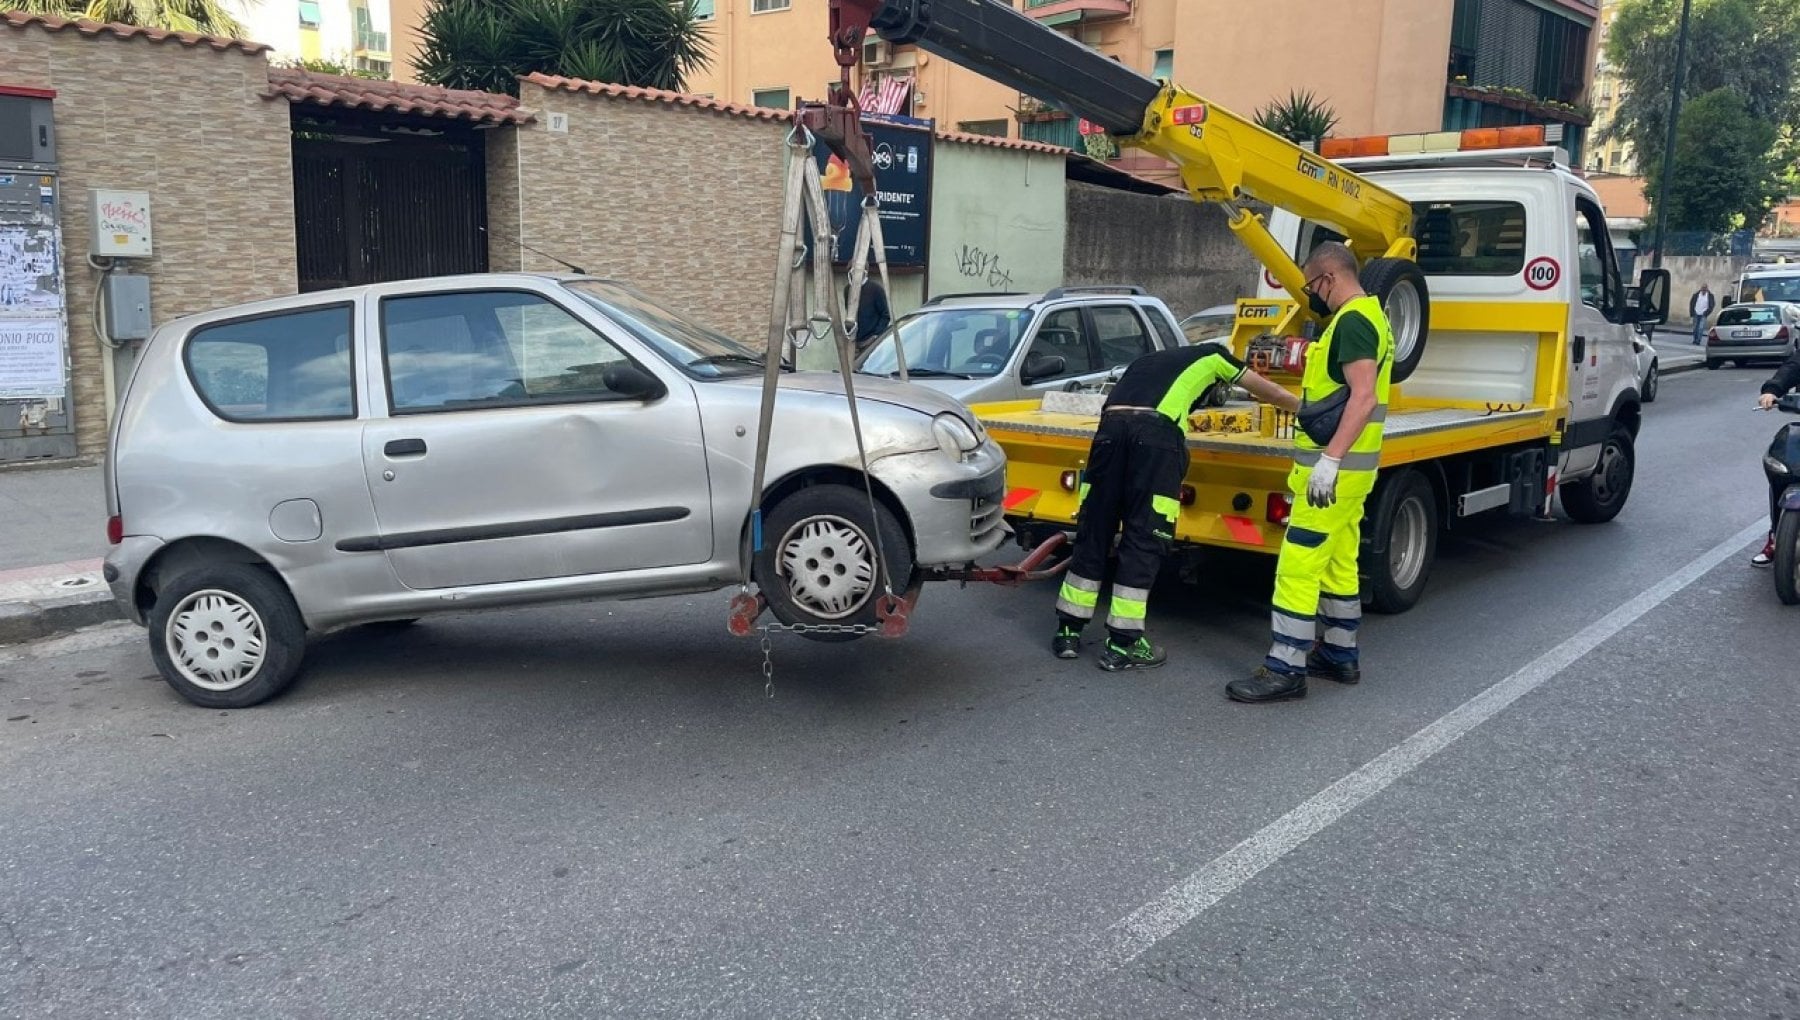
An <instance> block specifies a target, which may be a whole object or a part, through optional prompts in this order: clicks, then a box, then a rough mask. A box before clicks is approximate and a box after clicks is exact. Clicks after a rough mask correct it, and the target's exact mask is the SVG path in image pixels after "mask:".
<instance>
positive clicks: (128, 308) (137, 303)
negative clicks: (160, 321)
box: [100, 273, 150, 343]
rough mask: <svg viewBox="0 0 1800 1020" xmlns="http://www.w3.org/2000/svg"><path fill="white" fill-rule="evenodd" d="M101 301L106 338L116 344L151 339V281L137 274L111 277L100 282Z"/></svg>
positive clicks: (107, 276) (102, 278)
mask: <svg viewBox="0 0 1800 1020" xmlns="http://www.w3.org/2000/svg"><path fill="white" fill-rule="evenodd" d="M100 301H101V304H102V310H103V311H104V312H105V314H106V335H107V336H108V337H110V338H111V339H112V340H113V341H114V342H115V343H117V342H121V341H125V340H148V339H150V278H149V277H148V276H141V275H138V274H136V273H107V274H106V275H105V276H103V277H101V278H100Z"/></svg>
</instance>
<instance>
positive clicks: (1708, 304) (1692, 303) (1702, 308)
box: [1688, 283, 1718, 347]
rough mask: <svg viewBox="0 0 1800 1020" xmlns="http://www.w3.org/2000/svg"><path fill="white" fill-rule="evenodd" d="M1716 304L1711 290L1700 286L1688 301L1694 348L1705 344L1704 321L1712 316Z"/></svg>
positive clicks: (1703, 285)
mask: <svg viewBox="0 0 1800 1020" xmlns="http://www.w3.org/2000/svg"><path fill="white" fill-rule="evenodd" d="M1717 306H1718V302H1716V301H1714V300H1713V293H1712V288H1710V287H1708V286H1707V285H1706V284H1704V283H1703V284H1701V285H1700V289H1699V290H1697V291H1695V292H1694V296H1693V297H1692V298H1689V299H1688V314H1689V315H1690V316H1692V317H1693V319H1694V346H1695V347H1698V346H1700V345H1701V344H1703V343H1705V342H1706V320H1707V318H1708V317H1709V316H1711V315H1712V313H1713V309H1714V308H1716V307H1717Z"/></svg>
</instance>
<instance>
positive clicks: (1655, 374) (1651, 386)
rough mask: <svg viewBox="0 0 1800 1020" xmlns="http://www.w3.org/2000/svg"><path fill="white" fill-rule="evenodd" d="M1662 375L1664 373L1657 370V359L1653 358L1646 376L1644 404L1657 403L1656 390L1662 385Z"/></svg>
mask: <svg viewBox="0 0 1800 1020" xmlns="http://www.w3.org/2000/svg"><path fill="white" fill-rule="evenodd" d="M1661 375H1662V373H1661V372H1660V371H1658V369H1657V365H1656V359H1655V358H1651V359H1650V371H1649V372H1647V373H1645V374H1644V394H1643V396H1644V403H1646V404H1654V403H1656V390H1657V388H1658V387H1660V386H1661V385H1662V379H1661V378H1660V376H1661Z"/></svg>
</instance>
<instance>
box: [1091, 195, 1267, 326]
mask: <svg viewBox="0 0 1800 1020" xmlns="http://www.w3.org/2000/svg"><path fill="white" fill-rule="evenodd" d="M1064 251H1065V254H1064V260H1065V261H1064V276H1065V278H1066V281H1067V282H1068V283H1069V284H1070V285H1081V284H1087V285H1095V284H1113V283H1120V284H1123V283H1135V284H1138V285H1140V286H1142V287H1144V288H1146V289H1148V290H1149V291H1150V293H1152V294H1154V295H1156V296H1157V297H1160V298H1162V299H1163V300H1164V301H1166V302H1167V303H1168V305H1169V308H1170V309H1171V310H1172V311H1174V313H1175V314H1176V315H1178V316H1183V317H1185V316H1189V315H1192V314H1194V313H1195V312H1199V311H1203V310H1204V309H1206V308H1208V307H1211V306H1212V305H1222V304H1229V303H1231V302H1232V301H1234V300H1236V299H1237V298H1240V297H1248V296H1250V295H1252V294H1255V293H1256V277H1257V272H1258V269H1259V267H1258V265H1257V262H1256V260H1255V259H1254V258H1252V257H1251V255H1250V253H1249V252H1248V251H1247V250H1246V249H1245V248H1244V247H1243V246H1242V245H1241V244H1239V243H1238V241H1237V238H1235V237H1233V236H1232V235H1231V228H1230V227H1228V226H1226V223H1225V214H1224V213H1223V212H1221V211H1220V210H1219V208H1218V207H1217V206H1212V205H1201V204H1199V203H1197V202H1195V201H1193V200H1192V199H1190V198H1188V197H1187V196H1186V195H1170V196H1165V197H1161V198H1156V197H1152V196H1149V195H1138V194H1133V193H1131V192H1127V191H1114V190H1111V189H1108V188H1099V187H1095V186H1093V185H1091V184H1080V183H1076V182H1073V181H1071V182H1070V183H1069V226H1068V242H1067V245H1066V247H1065V249H1064Z"/></svg>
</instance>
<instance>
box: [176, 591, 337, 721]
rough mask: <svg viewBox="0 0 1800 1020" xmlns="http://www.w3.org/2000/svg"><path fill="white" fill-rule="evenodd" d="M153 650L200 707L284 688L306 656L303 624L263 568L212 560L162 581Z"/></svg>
mask: <svg viewBox="0 0 1800 1020" xmlns="http://www.w3.org/2000/svg"><path fill="white" fill-rule="evenodd" d="M148 623H149V629H150V655H151V657H152V658H153V659H154V660H155V661H156V668H157V671H158V672H160V673H161V674H162V676H163V679H164V680H167V681H168V682H169V686H170V687H173V688H175V691H176V693H178V694H180V695H181V696H182V697H184V698H186V699H187V700H189V701H191V702H193V703H194V704H196V705H200V706H201V707H203V708H249V707H250V706H252V705H257V704H261V703H262V702H264V701H267V700H269V699H270V698H273V697H275V696H276V695H278V694H280V693H281V692H282V691H284V690H286V689H287V687H288V685H289V684H291V683H292V682H293V680H294V677H295V675H296V674H297V673H298V672H299V671H300V662H301V660H302V659H303V658H304V657H305V654H306V624H305V621H304V620H302V619H301V616H300V610H299V609H298V608H297V607H296V606H295V605H294V600H293V598H292V597H291V596H290V595H289V594H288V592H287V589H286V588H284V587H282V585H281V583H280V582H279V581H277V580H276V579H275V578H274V577H273V576H271V575H270V574H269V572H268V571H266V570H263V569H262V568H260V567H254V566H251V565H249V564H246V563H217V564H213V565H210V566H204V567H199V568H196V569H194V570H190V571H187V572H186V573H183V574H181V575H179V576H177V577H175V578H174V579H173V580H171V581H170V582H169V583H167V584H165V585H163V586H162V588H161V589H160V590H158V591H157V593H156V602H155V604H154V605H153V606H152V607H151V610H150V617H149V621H148Z"/></svg>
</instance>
